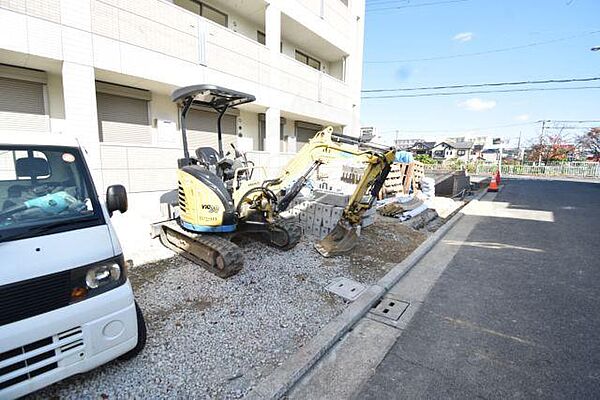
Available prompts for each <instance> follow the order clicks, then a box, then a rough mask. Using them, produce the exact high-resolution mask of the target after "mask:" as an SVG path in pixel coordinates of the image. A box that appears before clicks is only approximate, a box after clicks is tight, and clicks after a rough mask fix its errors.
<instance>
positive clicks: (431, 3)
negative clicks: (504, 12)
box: [366, 0, 470, 12]
mask: <svg viewBox="0 0 600 400" xmlns="http://www.w3.org/2000/svg"><path fill="white" fill-rule="evenodd" d="M466 1H470V0H446V1H434V2H430V3H419V4H407V5H404V6H395V7H384V8H374V9H369V10H366V12H373V11H386V10H400V9H403V8H417V7H428V6H436V5H442V4H451V3H464V2H466Z"/></svg>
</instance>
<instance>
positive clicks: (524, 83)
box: [362, 77, 600, 93]
mask: <svg viewBox="0 0 600 400" xmlns="http://www.w3.org/2000/svg"><path fill="white" fill-rule="evenodd" d="M599 80H600V77H592V78H572V79H546V80H541V81H516V82H494V83H474V84H464V85H450V86H424V87H414V88H397V89H367V90H363V91H362V92H363V93H381V92H412V91H418V90H441V89H462V88H475V87H490V86H516V85H540V84H548V83H572V82H591V81H599Z"/></svg>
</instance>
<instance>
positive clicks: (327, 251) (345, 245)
mask: <svg viewBox="0 0 600 400" xmlns="http://www.w3.org/2000/svg"><path fill="white" fill-rule="evenodd" d="M357 243H358V228H357V227H356V226H352V225H350V224H349V223H348V222H346V221H343V220H340V221H339V222H338V223H337V225H336V226H335V228H333V230H332V231H331V232H329V235H327V236H325V237H324V238H323V240H321V241H320V242H318V243H315V249H317V251H318V252H319V253H321V255H322V256H323V257H334V256H338V255H340V254H344V253H347V252H349V251H351V250H352V249H353V248H354V247H355V246H356V245H357Z"/></svg>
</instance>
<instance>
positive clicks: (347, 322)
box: [246, 190, 487, 400]
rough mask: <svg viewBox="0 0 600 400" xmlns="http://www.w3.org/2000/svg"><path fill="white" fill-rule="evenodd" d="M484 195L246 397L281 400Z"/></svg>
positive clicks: (474, 200)
mask: <svg viewBox="0 0 600 400" xmlns="http://www.w3.org/2000/svg"><path fill="white" fill-rule="evenodd" d="M486 194H487V190H483V191H482V192H481V193H478V194H477V195H476V196H475V197H474V198H473V200H471V201H470V202H469V204H467V205H466V206H464V207H463V208H462V209H461V210H459V211H458V212H457V213H456V214H455V215H454V216H452V217H451V218H450V220H448V221H447V222H446V223H445V224H444V225H443V226H442V227H441V228H440V229H438V230H437V231H436V232H435V233H434V234H433V235H431V236H430V237H429V238H427V240H425V241H424V242H423V243H421V245H420V246H419V247H417V248H416V249H415V250H414V251H413V252H412V253H411V254H410V255H409V256H408V257H407V258H406V259H404V260H403V261H402V262H401V263H400V264H398V265H396V266H395V267H394V268H392V269H391V270H390V271H389V272H388V273H387V274H386V275H385V276H383V278H381V279H380V280H379V281H378V282H377V283H376V284H375V285H372V286H371V287H369V288H368V289H367V290H366V291H365V292H364V293H363V294H362V295H361V296H360V297H359V298H358V299H356V300H355V301H354V302H353V303H351V304H350V305H349V306H348V308H346V309H345V310H344V311H343V312H342V313H341V314H340V315H339V316H337V317H336V318H334V319H333V320H332V321H330V322H329V323H328V324H327V325H325V327H324V328H323V329H321V331H319V333H318V334H317V336H315V337H314V338H313V339H312V340H311V341H310V342H308V343H307V344H306V345H305V346H304V347H302V348H301V349H300V350H298V351H297V352H296V353H295V354H294V355H292V356H291V357H290V358H289V359H288V360H287V361H285V362H284V363H283V364H282V365H281V366H280V367H279V368H277V369H276V370H275V371H274V372H273V373H272V374H271V375H269V376H268V377H267V378H266V379H264V380H263V381H262V382H261V383H260V384H259V385H258V386H256V387H255V388H254V389H252V391H251V392H250V393H249V394H248V396H246V398H247V399H257V400H258V399H280V398H281V397H283V396H284V395H285V394H286V393H287V392H288V391H289V390H290V389H291V388H292V386H294V385H295V384H296V383H297V382H298V381H299V380H300V379H301V378H302V377H303V376H304V374H306V372H308V370H310V369H311V368H312V367H313V366H314V365H315V364H316V363H317V361H319V359H321V357H322V356H323V355H324V354H325V353H326V352H327V351H329V349H330V348H331V347H333V345H334V344H335V343H336V342H337V341H338V340H340V339H341V338H342V336H344V335H345V334H346V333H347V332H348V331H349V330H350V329H351V328H352V327H353V326H354V325H355V324H356V323H357V322H358V321H359V320H360V319H361V318H362V317H363V316H365V315H366V314H367V313H368V312H369V311H370V310H371V308H373V306H374V305H375V304H376V303H377V302H378V301H379V300H380V299H381V298H382V297H383V296H384V295H385V294H386V293H387V292H388V291H389V290H390V289H391V288H392V287H393V286H394V285H395V284H396V283H398V281H399V280H400V279H402V277H403V276H404V275H406V273H407V272H408V271H410V269H411V268H412V267H413V266H415V265H416V264H417V263H418V262H419V261H420V260H421V259H422V258H423V257H424V256H425V254H427V253H428V252H429V251H430V250H431V248H432V247H433V246H434V245H435V244H436V243H437V242H439V241H440V239H441V238H442V237H443V236H444V235H446V233H447V232H448V231H449V230H450V229H452V227H453V226H454V225H455V224H456V223H457V222H458V221H459V220H460V219H461V218H462V216H463V210H465V209H467V207H469V208H470V206H471V204H472V203H476V202H478V201H479V200H480V199H481V198H482V197H483V196H485V195H486Z"/></svg>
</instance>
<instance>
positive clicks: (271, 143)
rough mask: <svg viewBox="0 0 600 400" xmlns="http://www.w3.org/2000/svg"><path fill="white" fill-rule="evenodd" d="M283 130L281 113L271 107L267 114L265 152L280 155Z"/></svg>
mask: <svg viewBox="0 0 600 400" xmlns="http://www.w3.org/2000/svg"><path fill="white" fill-rule="evenodd" d="M280 129H281V111H280V110H279V108H274V107H270V108H268V109H267V112H266V113H265V133H266V134H265V151H267V152H269V153H271V154H278V153H279V138H280Z"/></svg>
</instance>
